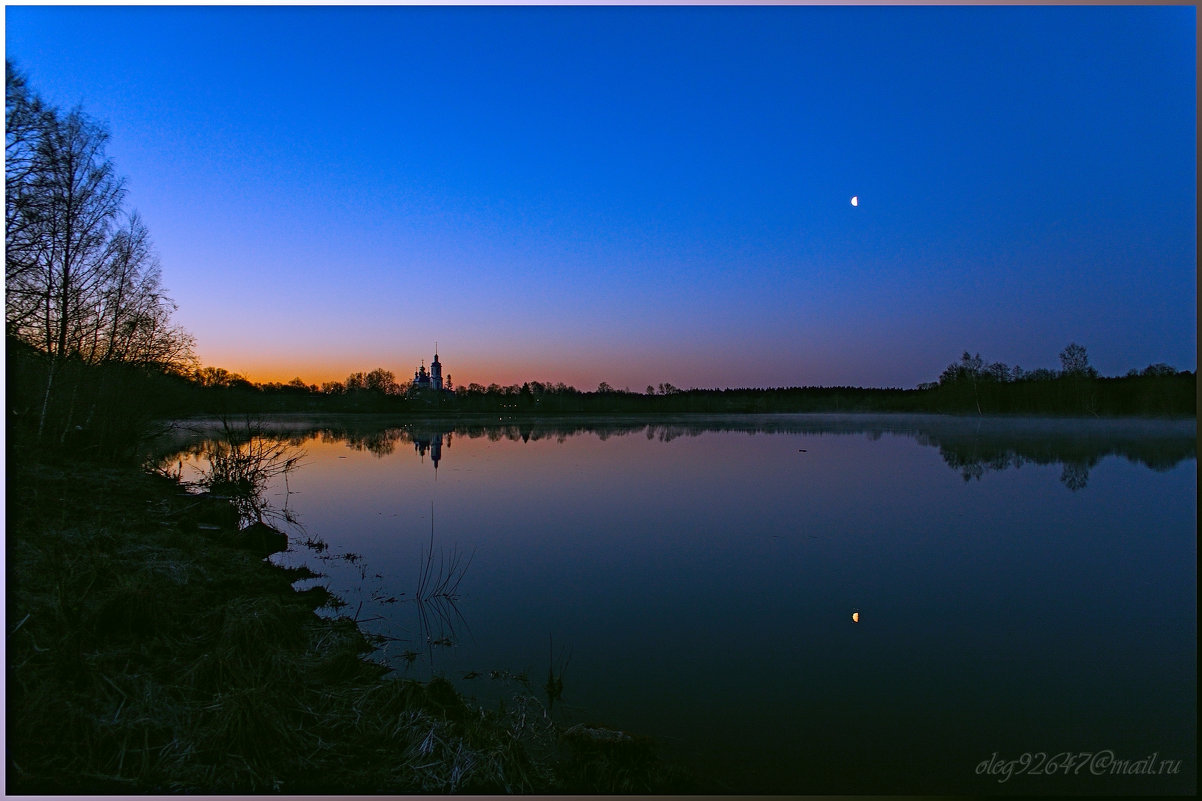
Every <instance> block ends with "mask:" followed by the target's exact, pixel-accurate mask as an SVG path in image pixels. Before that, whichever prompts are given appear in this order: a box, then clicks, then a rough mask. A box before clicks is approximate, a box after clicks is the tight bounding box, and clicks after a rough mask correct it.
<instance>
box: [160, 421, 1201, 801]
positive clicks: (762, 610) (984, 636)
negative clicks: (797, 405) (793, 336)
mask: <svg viewBox="0 0 1202 801" xmlns="http://www.w3.org/2000/svg"><path fill="white" fill-rule="evenodd" d="M265 426H266V427H265V429H264V430H271V431H274V432H275V435H276V436H278V437H279V438H281V439H282V440H283V441H288V442H294V443H296V444H302V443H303V444H304V446H305V449H306V450H307V452H308V453H309V454H310V456H309V458H308V459H307V464H306V466H305V467H303V468H302V469H301V470H300V471H299V472H298V473H297V475H296V476H295V477H294V480H293V482H292V490H295V491H296V494H295V497H294V499H293V504H294V507H295V508H296V510H297V512H298V514H299V515H300V516H301V517H302V518H303V520H304V522H305V524H306V526H307V527H308V528H309V529H310V530H312V531H313V532H315V533H318V534H319V535H320V536H321V537H324V538H327V539H328V540H329V542H330V543H331V545H330V548H329V550H328V552H324V551H323V552H322V553H323V554H324V555H325V556H327V557H329V558H328V559H322V560H321V561H320V564H317V565H315V566H316V567H318V568H320V570H321V572H322V573H324V574H325V577H324V579H323V581H324V583H325V584H327V585H328V586H329V587H330V589H331V591H332V592H334V593H335V594H337V595H339V596H341V597H342V598H345V599H346V600H347V602H348V605H347V606H346V607H345V608H344V609H343V610H341V612H340V614H343V615H345V616H346V617H353V618H355V619H357V620H358V621H359V622H360V623H364V624H366V625H365V628H366V629H367V630H368V631H369V632H373V633H379V634H380V635H381V637H386V638H387V643H386V644H387V649H386V653H385V654H384V656H385V658H386V659H387V660H388V661H389V662H390V664H391V665H392V666H393V667H395V668H396V669H398V670H401V671H408V673H409V675H413V674H414V673H415V672H417V671H424V670H425V669H427V667H428V671H429V673H430V674H437V675H443V676H446V677H448V678H449V679H451V680H453V681H455V682H457V683H460V686H461V687H462V688H463V689H465V690H466V691H467V692H470V693H473V694H477V695H479V696H487V699H488V701H489V703H495V702H497V701H498V700H502V698H503V699H504V700H506V703H508V698H509V696H508V695H507V694H508V693H509V692H510V688H511V687H515V688H516V689H515V690H514V692H517V691H518V690H520V691H521V693H522V694H524V695H531V694H533V695H536V696H540V695H541V696H545V705H546V708H547V709H550V708H553V709H554V711H555V713H556V714H557V715H559V716H561V717H564V718H570V717H572V716H579V717H580V718H582V719H588V720H590V721H593V722H597V723H606V724H614V725H616V726H618V727H620V728H625V729H627V730H629V731H638V732H640V733H646V734H648V735H652V736H657V737H664V738H666V741H668V742H671V743H676V744H679V751H680V753H682V754H684V755H686V756H688V757H689V758H690V759H693V760H695V762H696V764H698V765H700V766H701V767H702V768H704V769H707V770H708V769H711V768H712V769H713V771H714V772H715V774H721V775H722V776H726V777H734V778H731V779H730V783H729V784H727V785H715V787H716V788H718V787H725V789H726V791H728V792H733V791H753V790H756V791H761V792H790V793H792V792H798V791H805V792H840V791H841V792H848V791H864V792H880V791H886V790H891V791H899V790H900V791H916V792H922V791H944V792H948V791H962V792H978V791H982V790H986V789H993V786H992V785H984V784H981V783H980V780H979V778H978V777H977V775H976V774H974V773H973V772H972V768H973V766H975V765H977V764H978V763H979V762H980V760H981V758H982V757H983V756H987V755H989V754H990V753H992V752H994V751H997V752H999V753H1004V752H1009V753H1011V754H1021V753H1022V752H1023V750H1024V749H1030V748H1033V747H1034V746H1033V745H1032V744H1033V743H1038V744H1039V745H1040V746H1043V745H1044V744H1047V747H1052V746H1055V747H1056V748H1057V749H1062V750H1067V749H1080V748H1084V747H1088V745H1087V743H1088V742H1094V741H1095V740H1097V739H1101V740H1104V741H1106V743H1107V747H1110V748H1114V749H1116V751H1117V750H1121V751H1125V752H1131V753H1135V752H1138V751H1141V750H1142V751H1145V752H1149V753H1150V752H1151V751H1154V750H1159V751H1160V752H1161V753H1168V752H1169V751H1173V752H1174V753H1176V752H1181V753H1193V752H1194V750H1195V749H1194V748H1193V745H1194V741H1195V740H1196V736H1195V734H1194V733H1195V732H1196V728H1190V727H1191V726H1194V725H1195V724H1194V723H1193V718H1194V717H1196V716H1195V715H1193V714H1192V712H1193V711H1194V710H1196V692H1195V689H1196V684H1195V675H1196V671H1195V667H1196V665H1195V662H1196V648H1195V644H1196V619H1195V617H1194V610H1195V609H1196V573H1195V570H1194V564H1195V560H1194V559H1193V558H1190V555H1191V554H1193V553H1194V552H1195V551H1196V467H1195V465H1194V464H1193V462H1194V460H1195V459H1196V444H1195V429H1196V425H1195V423H1194V421H1192V420H1187V421H1146V420H1130V421H1105V420H1037V419H1005V420H987V419H986V420H982V419H975V418H940V417H929V416H928V417H918V416H915V417H910V416H887V415H876V416H867V415H865V416H852V415H843V416H836V415H821V416H819V415H779V416H762V417H758V416H757V417H747V416H729V417H704V418H696V417H686V416H677V417H670V416H660V417H645V418H629V417H623V418H609V419H592V420H585V419H581V418H570V419H567V418H564V419H558V420H555V419H538V420H536V419H505V420H495V419H494V420H491V421H484V420H465V419H461V420H454V421H446V420H442V421H439V420H417V419H412V418H410V419H405V420H398V419H397V418H392V419H377V420H374V421H373V420H368V419H363V418H341V419H326V420H314V419H307V420H306V419H300V418H290V419H288V418H281V419H277V420H268V421H265ZM197 428H198V429H200V428H201V427H199V426H197ZM783 435H799V436H783ZM190 436H197V437H203V436H204V432H203V431H202V430H197V431H195V432H192V434H190ZM666 443H672V444H671V446H670V447H669V446H666ZM1109 456H1115V457H1121V458H1116V459H1108V458H1107V457H1109ZM385 457H387V458H385ZM176 458H178V457H176ZM171 464H172V465H173V466H174V464H175V461H172V462H171ZM1028 465H1035V466H1037V467H1038V468H1039V469H1030V468H1028V469H1025V470H1024V469H1021V468H1024V467H1027V466H1028ZM432 467H433V468H435V469H431V468H432ZM1173 467H1177V468H1178V469H1175V470H1172V469H1170V468H1173ZM436 476H437V479H435V477H436ZM1058 477H1059V482H1058V481H1057V478H1058ZM282 483H283V482H277V483H276V485H275V486H273V487H272V491H273V492H275V493H277V494H276V495H275V496H273V497H280V493H283V492H284V491H285V487H283V486H282ZM1069 490H1075V491H1076V492H1074V493H1073V494H1072V495H1071V496H1070V493H1069ZM435 513H437V523H436V521H435ZM360 554H361V555H362V559H359V558H358V555H360ZM457 554H461V556H458V557H457V556H456V555H457ZM469 554H478V556H477V558H475V559H473V560H472V561H471V562H470V565H471V566H470V570H468V571H467V573H466V576H465V577H464V578H463V581H462V583H461V584H458V585H456V584H455V582H454V581H444V580H443V579H442V578H439V576H440V575H441V576H443V577H445V576H446V575H450V574H453V573H454V572H455V569H454V565H455V564H467V563H468V562H467V557H468V555H469ZM350 557H354V559H351V558H350ZM440 559H441V565H442V566H443V568H442V570H441V571H440V568H439V565H440ZM291 560H296V561H297V562H306V563H308V564H313V563H314V562H315V561H317V560H314V559H313V554H311V553H307V552H306V549H304V548H299V549H296V550H295V551H293V552H290V553H288V554H283V555H278V556H277V557H273V561H282V562H290V561H291ZM440 586H442V587H444V588H445V589H446V592H444V593H442V594H441V595H440V594H439V593H438V592H435V591H434V590H435V589H436V588H438V587H440ZM452 587H454V589H451V588H452ZM460 593H462V596H461V597H460ZM448 595H449V596H453V597H450V598H448V597H446V596H448ZM419 599H420V600H421V603H418V601H419ZM863 609H868V610H869V612H868V614H869V617H868V618H867V619H866V620H865V619H864V618H862V614H863V612H862V610H863ZM1049 609H1051V610H1056V614H1048V610H1049ZM949 610H951V613H950V614H949ZM1182 610H1185V611H1184V612H1183V611H1182ZM849 616H851V617H852V620H851V621H850V622H851V623H852V626H850V627H849V626H848V625H847V623H848V622H849V621H848V617H849ZM468 621H470V624H471V625H470V628H469V627H468V626H467V622H468ZM1149 621H1153V623H1149ZM865 622H866V623H867V625H866V626H865V625H860V624H862V623H865ZM552 635H553V640H552ZM1116 644H1121V647H1116ZM573 651H574V655H573ZM569 663H570V664H569ZM464 682H466V684H464ZM847 687H855V688H856V691H855V692H854V693H847V692H846V688H847ZM1093 732H1097V737H1094V735H1093ZM1083 733H1088V736H1087V734H1083ZM1082 737H1087V740H1086V741H1083V740H1082V739H1081V738H1082ZM1145 778H1146V777H1145ZM1031 786H1033V785H1024V787H1031ZM1148 786H1149V787H1151V786H1152V785H1148ZM1157 788H1159V789H1166V788H1167V789H1175V790H1189V789H1191V788H1190V787H1184V786H1181V785H1179V784H1173V785H1169V784H1166V785H1163V786H1161V785H1157ZM1078 789H1079V788H1078ZM1087 789H1089V790H1091V791H1093V790H1096V791H1104V790H1121V789H1125V787H1118V786H1115V785H1113V784H1105V785H1104V784H1103V783H1102V782H1101V781H1099V782H1097V783H1096V784H1091V785H1089V786H1088V788H1087Z"/></svg>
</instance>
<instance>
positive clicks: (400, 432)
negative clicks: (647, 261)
mask: <svg viewBox="0 0 1202 801" xmlns="http://www.w3.org/2000/svg"><path fill="white" fill-rule="evenodd" d="M191 430H192V432H193V434H194V435H196V434H201V433H203V432H204V431H205V426H204V424H203V423H201V424H194V425H193V426H192V428H191ZM257 430H258V431H259V432H261V433H263V434H266V433H268V432H275V434H276V435H277V436H279V437H282V438H283V441H285V442H288V443H289V444H291V445H293V446H296V445H299V444H300V443H302V442H304V440H305V439H306V438H307V437H309V436H314V435H316V436H317V437H319V439H320V441H321V442H323V443H345V444H346V445H347V446H348V447H350V448H351V449H352V450H355V451H366V452H369V453H371V454H373V455H375V456H377V457H384V456H389V455H391V454H393V453H395V452H396V450H397V448H398V446H401V445H408V446H411V447H412V449H413V452H414V454H415V455H417V457H418V458H419V459H420V460H421V461H422V462H423V463H424V462H425V461H426V457H427V456H428V457H429V462H430V464H431V465H432V466H433V468H434V470H435V471H437V470H438V467H439V464H440V463H441V462H442V460H443V455H444V448H445V449H446V450H448V451H449V450H450V449H451V445H452V442H453V440H454V438H455V437H464V438H467V439H471V440H478V439H482V438H484V439H487V440H489V441H490V442H500V441H508V442H519V441H520V442H523V443H530V442H538V441H541V440H554V441H556V442H560V443H562V442H565V441H566V440H567V439H568V438H571V437H578V436H584V435H591V436H595V437H596V438H597V439H599V440H601V441H606V440H609V439H610V438H612V437H631V436H643V437H645V438H646V439H647V440H649V441H658V442H664V443H668V442H672V441H673V440H676V439H679V438H682V437H699V436H701V435H703V434H706V433H710V432H741V433H746V434H749V435H755V434H807V435H818V436H853V435H862V436H866V437H867V438H869V439H870V440H879V439H881V438H882V437H883V436H885V435H889V436H895V437H909V438H912V439H914V440H915V441H916V442H918V443H919V444H920V445H923V446H926V447H932V448H936V449H937V450H938V451H939V455H940V456H941V457H942V459H943V461H944V463H945V464H946V465H947V466H948V467H949V468H951V469H952V470H955V471H956V472H957V473H959V474H960V476H961V477H962V478H963V479H964V480H965V481H972V480H980V479H981V478H983V477H984V476H985V474H987V473H989V472H993V471H1004V470H1010V469H1018V468H1020V467H1022V466H1023V465H1026V464H1033V465H1060V466H1061V467H1062V471H1061V475H1060V483H1061V484H1063V485H1064V486H1065V487H1067V488H1068V489H1070V490H1072V491H1074V492H1075V491H1077V490H1081V489H1084V488H1086V487H1087V486H1088V483H1089V475H1090V471H1091V470H1092V469H1093V468H1094V467H1096V466H1097V464H1098V463H1099V462H1100V461H1101V460H1102V459H1103V458H1105V457H1107V456H1121V457H1123V458H1126V459H1128V460H1129V461H1132V462H1136V463H1138V464H1142V465H1144V466H1146V467H1148V468H1150V469H1152V470H1156V471H1165V470H1169V469H1172V468H1173V467H1174V466H1176V465H1177V464H1179V463H1181V462H1182V461H1183V460H1186V459H1195V458H1197V440H1196V436H1197V433H1196V430H1197V426H1196V421H1194V420H1148V419H1132V420H1101V419H1094V420H1083V419H1054V418H972V417H945V416H938V415H820V414H816V415H730V416H704V417H696V416H694V417H689V416H671V415H659V416H655V417H650V418H646V417H635V416H630V417H621V418H596V419H587V418H565V419H550V418H547V419H539V418H528V419H520V420H491V419H490V420H445V419H444V420H424V421H416V422H409V423H405V424H402V425H397V424H395V423H391V422H389V423H381V422H378V421H375V422H373V421H371V420H356V419H354V418H343V419H340V420H335V421H331V422H325V423H319V422H316V421H305V420H303V419H301V420H297V419H287V420H284V419H280V420H270V419H268V420H264V421H261V422H260V423H259V424H258V428H257Z"/></svg>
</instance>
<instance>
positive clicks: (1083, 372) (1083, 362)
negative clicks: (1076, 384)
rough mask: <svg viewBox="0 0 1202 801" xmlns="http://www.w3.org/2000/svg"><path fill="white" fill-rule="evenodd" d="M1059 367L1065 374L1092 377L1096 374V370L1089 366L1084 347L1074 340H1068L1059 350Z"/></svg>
mask: <svg viewBox="0 0 1202 801" xmlns="http://www.w3.org/2000/svg"><path fill="white" fill-rule="evenodd" d="M1060 369H1061V372H1063V373H1064V374H1065V375H1071V376H1089V377H1094V376H1097V374H1098V371H1097V370H1095V369H1094V368H1092V367H1090V366H1089V356H1088V355H1086V353H1085V347H1084V346H1082V345H1078V344H1077V343H1076V342H1070V343H1069V344H1068V346H1067V347H1066V348H1065V349H1064V350H1062V351H1060Z"/></svg>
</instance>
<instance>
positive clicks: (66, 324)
mask: <svg viewBox="0 0 1202 801" xmlns="http://www.w3.org/2000/svg"><path fill="white" fill-rule="evenodd" d="M5 67H6V70H5V72H6V89H7V97H6V104H5V124H6V131H5V134H6V136H5V159H6V165H5V178H6V181H7V182H8V186H7V187H6V189H7V191H6V203H5V329H6V332H7V334H8V335H10V336H12V337H15V338H16V339H18V340H21V341H23V342H25V343H28V344H29V345H32V346H33V347H34V348H35V349H36V350H37V351H38V352H39V353H40V354H41V356H42V358H43V359H44V362H45V364H44V369H43V370H42V371H41V375H40V376H39V377H38V379H37V380H38V381H39V383H40V385H41V389H40V390H39V391H40V393H41V404H40V410H39V412H38V414H37V433H36V438H37V439H38V440H39V441H40V440H41V439H42V436H43V433H44V432H45V431H46V429H47V428H48V426H49V425H50V421H51V420H52V419H53V421H54V422H53V426H54V427H55V428H56V429H57V439H58V440H59V442H60V443H62V442H63V441H64V439H65V437H66V436H67V433H68V432H69V431H73V430H78V429H80V428H81V425H80V422H81V420H82V421H86V423H87V424H89V425H91V424H94V423H98V422H100V421H101V418H98V417H97V415H96V412H97V409H98V405H99V404H101V403H103V404H107V405H109V406H111V407H113V409H114V411H115V408H116V407H115V405H114V404H117V403H118V401H117V397H118V395H120V393H125V395H124V402H125V403H126V406H125V408H123V409H122V410H121V413H120V415H116V414H114V415H111V417H112V419H111V420H107V421H105V422H106V423H111V422H113V420H115V419H117V418H118V417H122V418H124V419H125V420H127V421H128V420H133V419H134V418H135V417H136V415H135V414H134V411H135V409H137V408H140V406H139V405H138V404H137V403H135V401H137V400H138V398H136V397H131V393H133V392H135V390H133V389H131V385H130V382H131V381H136V380H137V379H136V373H134V372H131V371H130V370H128V369H126V368H128V367H129V366H131V365H135V366H139V367H141V368H150V369H151V370H152V371H154V370H158V371H173V372H176V373H181V374H182V373H183V372H185V371H186V370H187V369H189V368H190V366H191V363H192V360H193V357H192V347H193V343H192V338H191V337H190V336H188V335H187V334H186V332H184V331H183V330H182V329H180V328H179V327H178V326H176V325H174V324H173V323H172V321H171V315H172V313H173V312H174V311H175V305H174V304H173V303H172V302H171V301H170V299H168V298H167V297H166V295H165V294H164V292H163V290H162V288H161V286H160V273H159V267H158V263H157V260H156V258H155V257H154V254H153V251H152V248H151V245H150V239H149V234H148V233H147V231H146V228H145V226H144V225H143V224H142V222H141V220H140V219H139V218H138V216H137V214H131V215H129V216H128V218H127V220H126V222H125V224H124V225H121V224H120V218H121V216H122V209H121V206H122V202H123V200H124V195H125V190H124V182H123V181H122V179H121V178H120V177H119V176H117V175H116V172H115V168H114V166H113V163H112V161H111V160H110V159H109V158H108V157H107V156H106V155H105V147H106V145H107V142H108V136H109V135H108V132H107V131H106V130H105V129H104V127H103V126H101V125H99V124H98V123H96V122H95V121H93V120H92V119H90V118H89V117H88V116H87V115H85V114H84V113H83V112H82V111H81V110H79V109H75V110H73V111H71V112H69V113H65V114H64V113H61V112H59V111H58V110H57V109H54V108H51V107H49V106H46V105H45V104H44V103H42V102H41V101H40V100H39V99H38V98H37V97H36V95H34V94H33V92H32V91H31V90H30V89H29V87H28V85H27V83H26V81H25V78H24V76H23V75H21V74H20V73H19V71H17V70H16V69H14V68H13V66H12V65H11V63H7V62H6V64H5ZM100 366H104V369H103V370H100V369H99V367H100ZM24 380H32V373H28V372H26V373H25V374H24ZM114 393H118V394H116V395H115V394H114ZM110 428H112V426H110Z"/></svg>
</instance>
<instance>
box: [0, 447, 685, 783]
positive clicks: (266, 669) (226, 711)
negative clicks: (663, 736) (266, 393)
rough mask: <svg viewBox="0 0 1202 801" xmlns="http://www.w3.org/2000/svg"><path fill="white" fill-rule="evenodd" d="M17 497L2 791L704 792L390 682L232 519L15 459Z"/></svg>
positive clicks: (435, 692) (521, 723) (150, 485)
mask: <svg viewBox="0 0 1202 801" xmlns="http://www.w3.org/2000/svg"><path fill="white" fill-rule="evenodd" d="M6 489H7V500H8V503H7V509H8V520H7V559H8V575H7V659H8V708H7V714H8V718H7V727H8V728H7V740H8V748H7V755H6V758H7V771H6V772H7V787H6V790H7V792H9V793H50V792H86V793H123V792H138V793H142V792H272V791H277V792H293V793H330V792H338V793H347V792H353V793H373V792H389V793H406V792H572V791H576V792H658V791H687V790H689V789H691V787H690V784H691V782H690V781H689V780H688V779H687V777H685V776H684V775H683V774H682V773H681V772H679V771H676V770H673V769H669V768H667V767H666V766H665V765H664V764H663V763H661V761H660V760H659V759H658V757H657V756H656V753H655V748H654V746H653V744H652V743H651V742H649V741H647V740H644V739H641V738H637V737H631V736H629V735H626V734H623V733H619V732H614V731H612V730H608V729H600V728H597V727H589V726H576V727H573V728H570V729H567V730H563V729H562V728H560V727H559V726H557V725H556V724H555V723H553V722H552V720H551V719H550V718H549V717H548V716H547V715H546V713H545V710H544V708H543V705H542V704H541V703H540V702H539V700H538V699H537V698H535V697H533V696H531V695H528V694H525V695H523V694H521V693H520V692H515V694H514V695H513V697H512V698H511V699H510V701H509V703H507V704H506V705H505V706H504V707H503V708H497V709H483V708H481V707H479V706H477V705H475V704H474V703H473V702H472V701H471V700H469V699H465V698H464V697H463V696H461V695H460V694H458V693H457V692H456V690H455V689H454V688H453V687H452V686H451V685H450V684H449V683H448V682H446V681H445V680H442V679H434V680H433V681H431V682H427V683H421V682H416V681H412V680H405V679H398V678H395V677H392V676H388V675H385V670H384V668H382V667H381V666H380V665H377V664H375V663H372V662H370V661H368V660H367V659H366V654H368V653H370V652H371V650H372V646H371V643H370V642H369V641H368V640H367V639H366V638H365V637H364V635H363V634H362V633H361V632H360V631H359V630H358V629H357V628H356V627H355V625H354V624H353V623H352V622H351V621H349V620H346V619H341V620H326V619H323V618H321V617H319V616H317V615H316V614H314V609H315V608H316V607H318V606H320V605H322V604H323V603H325V602H326V601H327V600H328V596H327V595H326V594H325V591H324V590H322V589H320V588H318V589H314V590H310V591H308V592H304V593H300V592H296V591H295V590H293V589H292V584H293V582H295V581H296V580H297V579H299V578H303V577H305V576H306V575H309V574H308V573H307V572H298V571H288V570H285V569H282V568H279V567H276V566H273V565H271V564H270V563H268V562H266V561H265V560H264V559H263V556H264V554H265V553H266V552H268V551H270V550H271V549H272V547H271V544H272V543H271V540H272V539H273V537H272V536H271V534H270V532H268V533H267V536H265V537H263V536H261V537H259V539H258V541H254V538H252V537H249V536H248V535H247V534H245V533H242V532H238V531H237V528H236V520H234V519H233V518H232V517H231V515H230V510H229V507H228V505H227V504H225V503H223V502H219V501H201V500H198V499H197V498H196V497H195V496H188V495H186V494H185V493H184V492H183V490H182V489H181V488H180V486H179V485H178V484H176V483H174V482H173V481H171V480H169V479H167V478H164V477H162V476H155V475H149V474H146V473H142V472H139V471H137V470H134V469H127V468H112V467H97V466H91V465H49V464H36V463H29V462H26V461H23V460H20V459H16V458H12V455H11V454H10V458H9V460H8V467H7V488H6ZM262 533H263V532H260V534H262ZM264 546H266V547H264Z"/></svg>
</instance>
